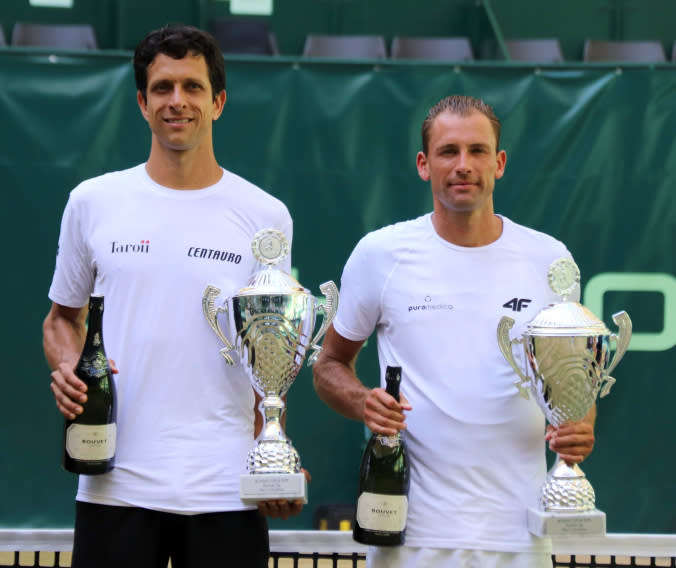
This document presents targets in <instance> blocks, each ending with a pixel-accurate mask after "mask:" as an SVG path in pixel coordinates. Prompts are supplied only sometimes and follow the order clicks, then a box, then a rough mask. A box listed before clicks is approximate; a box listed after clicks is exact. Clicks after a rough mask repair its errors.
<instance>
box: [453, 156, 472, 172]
mask: <svg viewBox="0 0 676 568" xmlns="http://www.w3.org/2000/svg"><path fill="white" fill-rule="evenodd" d="M455 169H456V170H458V171H459V172H469V171H470V170H471V169H472V167H471V164H470V161H469V154H468V153H467V152H465V151H460V152H458V160H457V161H456V163H455Z"/></svg>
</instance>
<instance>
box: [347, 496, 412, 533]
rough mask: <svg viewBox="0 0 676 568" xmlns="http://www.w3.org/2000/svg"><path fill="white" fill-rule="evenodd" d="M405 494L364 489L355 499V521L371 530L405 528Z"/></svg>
mask: <svg viewBox="0 0 676 568" xmlns="http://www.w3.org/2000/svg"><path fill="white" fill-rule="evenodd" d="M407 514H408V498H407V497H406V495H384V494H382V493H368V492H367V491H364V493H362V494H361V495H360V496H359V499H358V500H357V522H358V523H359V526H360V527H362V528H364V529H367V530H372V531H384V532H401V531H403V530H404V529H405V528H406V516H407Z"/></svg>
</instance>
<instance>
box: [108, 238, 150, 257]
mask: <svg viewBox="0 0 676 568" xmlns="http://www.w3.org/2000/svg"><path fill="white" fill-rule="evenodd" d="M110 252H111V253H113V254H118V253H123V254H125V253H148V252H150V239H147V240H146V239H143V240H141V241H139V242H138V243H121V242H119V241H112V242H111V243H110Z"/></svg>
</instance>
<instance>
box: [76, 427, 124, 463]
mask: <svg viewBox="0 0 676 568" xmlns="http://www.w3.org/2000/svg"><path fill="white" fill-rule="evenodd" d="M116 436H117V425H116V424H115V423H113V424H100V425H91V424H71V425H70V426H68V428H67V429H66V451H67V452H68V455H69V456H70V457H71V458H73V459H74V460H86V461H102V460H109V459H110V458H112V457H113V456H114V455H115V439H116Z"/></svg>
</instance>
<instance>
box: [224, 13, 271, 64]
mask: <svg viewBox="0 0 676 568" xmlns="http://www.w3.org/2000/svg"><path fill="white" fill-rule="evenodd" d="M211 33H212V34H213V35H214V37H215V38H216V41H218V45H219V46H220V48H221V51H222V52H223V53H248V54H252V55H279V48H278V46H277V38H276V36H275V34H274V32H271V31H270V29H269V27H268V24H267V22H265V21H264V20H254V19H249V18H218V19H216V20H214V21H213V22H212V23H211Z"/></svg>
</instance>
